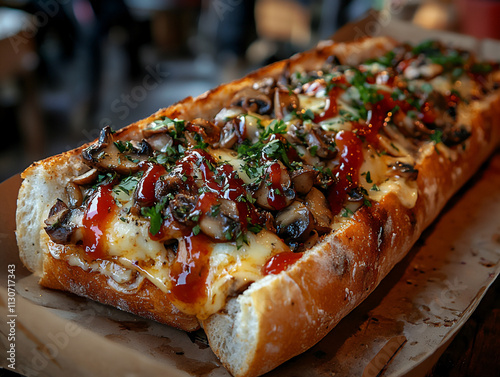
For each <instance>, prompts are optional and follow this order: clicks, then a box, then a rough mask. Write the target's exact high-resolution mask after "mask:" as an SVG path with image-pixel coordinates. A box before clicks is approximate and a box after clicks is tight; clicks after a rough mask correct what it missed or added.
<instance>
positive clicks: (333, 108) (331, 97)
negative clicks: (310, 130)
mask: <svg viewBox="0 0 500 377" xmlns="http://www.w3.org/2000/svg"><path fill="white" fill-rule="evenodd" d="M331 82H332V83H335V84H347V81H346V79H345V77H344V76H339V77H334V78H333V79H332V81H331ZM343 91H344V89H343V88H341V87H340V86H337V85H335V86H334V87H333V88H332V89H330V91H329V92H328V98H327V99H326V103H325V111H323V112H322V113H321V114H317V115H316V116H315V117H314V123H319V122H321V121H323V120H325V119H330V118H333V117H334V116H336V115H337V114H338V112H339V110H338V107H337V98H338V97H339V96H340V95H341V94H342V92H343Z"/></svg>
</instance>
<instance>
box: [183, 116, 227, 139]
mask: <svg viewBox="0 0 500 377" xmlns="http://www.w3.org/2000/svg"><path fill="white" fill-rule="evenodd" d="M186 130H188V131H191V132H194V133H195V134H197V135H199V136H201V138H202V139H203V141H204V142H206V143H209V144H214V143H216V142H218V141H219V138H220V129H219V127H217V126H216V125H215V124H213V123H212V122H209V121H208V120H205V119H202V118H196V119H193V120H192V121H190V122H188V123H187V124H186Z"/></svg>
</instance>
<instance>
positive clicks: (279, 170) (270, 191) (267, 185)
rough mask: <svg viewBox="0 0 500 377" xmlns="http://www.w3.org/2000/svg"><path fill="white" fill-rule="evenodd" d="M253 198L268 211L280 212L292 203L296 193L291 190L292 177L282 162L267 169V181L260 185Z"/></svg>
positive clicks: (275, 163) (277, 162)
mask: <svg viewBox="0 0 500 377" xmlns="http://www.w3.org/2000/svg"><path fill="white" fill-rule="evenodd" d="M275 181H278V182H275ZM253 197H254V198H255V199H256V203H257V204H258V205H259V206H260V207H262V208H265V209H268V210H280V209H282V208H284V207H287V206H288V205H289V204H290V203H291V202H292V200H293V199H294V198H295V191H294V190H293V189H292V188H291V179H290V175H289V174H288V171H287V169H286V167H285V165H283V163H282V162H281V161H276V162H274V163H272V164H271V165H270V166H269V167H268V168H267V170H266V179H264V180H263V181H262V182H261V183H260V185H259V187H258V189H257V191H256V192H255V193H254V195H253Z"/></svg>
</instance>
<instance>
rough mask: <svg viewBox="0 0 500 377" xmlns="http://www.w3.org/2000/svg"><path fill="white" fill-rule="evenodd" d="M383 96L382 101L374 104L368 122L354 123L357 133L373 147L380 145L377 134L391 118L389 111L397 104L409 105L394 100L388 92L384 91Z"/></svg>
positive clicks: (401, 105)
mask: <svg viewBox="0 0 500 377" xmlns="http://www.w3.org/2000/svg"><path fill="white" fill-rule="evenodd" d="M383 96H384V98H383V99H382V100H381V101H379V102H377V103H375V104H373V106H372V109H371V116H370V117H369V119H368V120H367V121H366V123H355V124H353V127H354V129H355V130H356V135H358V136H360V137H362V138H365V139H366V141H368V143H369V144H371V145H372V146H373V147H378V145H379V141H378V138H377V135H378V133H379V131H380V129H381V128H382V126H383V125H384V123H385V122H386V121H387V120H389V119H388V118H389V112H390V111H391V110H392V109H394V107H395V106H396V105H400V107H403V106H404V107H407V105H404V104H402V103H400V102H401V101H394V100H393V99H392V98H391V97H390V95H389V94H387V93H383ZM391 115H392V114H391Z"/></svg>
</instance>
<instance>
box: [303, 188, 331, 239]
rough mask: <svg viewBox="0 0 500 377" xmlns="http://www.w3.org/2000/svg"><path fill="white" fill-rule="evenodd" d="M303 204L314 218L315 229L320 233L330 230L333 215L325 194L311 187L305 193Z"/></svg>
mask: <svg viewBox="0 0 500 377" xmlns="http://www.w3.org/2000/svg"><path fill="white" fill-rule="evenodd" d="M304 204H305V205H306V207H307V208H308V209H309V210H310V211H311V214H312V216H313V218H314V223H315V229H316V230H317V231H318V232H320V233H321V234H323V233H327V232H329V231H330V230H331V227H330V225H331V223H332V221H333V215H332V212H331V211H330V208H329V207H328V202H327V201H326V198H325V195H323V193H322V192H321V191H320V190H318V189H317V188H316V187H313V188H312V189H311V191H309V194H307V196H306V199H305V202H304Z"/></svg>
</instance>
